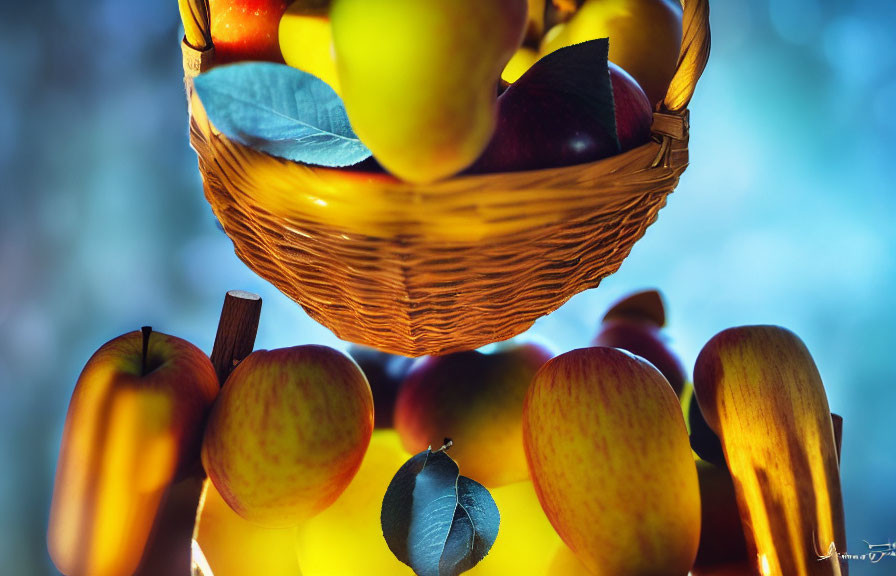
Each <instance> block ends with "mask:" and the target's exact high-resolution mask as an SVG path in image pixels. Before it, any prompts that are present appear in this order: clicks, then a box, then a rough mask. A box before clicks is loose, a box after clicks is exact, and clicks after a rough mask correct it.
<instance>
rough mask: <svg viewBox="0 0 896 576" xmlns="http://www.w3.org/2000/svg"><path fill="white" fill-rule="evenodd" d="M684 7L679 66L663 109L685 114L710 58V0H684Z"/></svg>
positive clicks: (682, 2)
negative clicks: (684, 111)
mask: <svg viewBox="0 0 896 576" xmlns="http://www.w3.org/2000/svg"><path fill="white" fill-rule="evenodd" d="M681 4H682V7H683V8H684V15H683V26H682V35H681V52H679V54H678V68H677V69H676V70H675V76H673V77H672V82H671V83H670V84H669V90H668V91H667V92H666V98H665V99H664V100H663V108H664V109H665V110H668V111H669V112H675V113H681V112H682V111H683V110H685V109H686V108H687V107H688V103H689V102H690V101H691V97H692V96H693V95H694V88H696V86H697V80H699V79H700V75H701V74H703V69H704V68H705V67H706V61H707V60H708V59H709V46H710V33H709V0H681Z"/></svg>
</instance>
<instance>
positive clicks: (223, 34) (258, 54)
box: [208, 0, 287, 64]
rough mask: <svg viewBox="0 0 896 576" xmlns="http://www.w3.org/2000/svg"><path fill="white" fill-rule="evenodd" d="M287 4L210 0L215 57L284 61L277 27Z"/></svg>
mask: <svg viewBox="0 0 896 576" xmlns="http://www.w3.org/2000/svg"><path fill="white" fill-rule="evenodd" d="M286 5H287V2H286V1H285V0H209V3H208V10H209V17H210V20H211V35H212V44H213V45H214V47H215V60H216V61H217V62H218V63H220V64H223V63H226V62H237V61H240V60H267V61H270V62H283V57H282V56H281V55H280V46H279V41H278V35H277V28H278V26H279V25H280V17H281V16H282V15H283V12H284V11H285V10H286Z"/></svg>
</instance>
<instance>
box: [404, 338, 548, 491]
mask: <svg viewBox="0 0 896 576" xmlns="http://www.w3.org/2000/svg"><path fill="white" fill-rule="evenodd" d="M550 358H551V354H550V352H548V351H547V350H546V349H545V348H543V347H541V346H539V345H537V344H523V345H520V346H514V347H512V348H508V349H506V350H503V351H500V352H496V353H494V354H483V353H481V352H476V351H472V352H460V353H457V354H449V355H447V356H430V357H427V358H425V359H424V360H421V361H420V362H419V363H417V364H415V365H414V367H413V368H412V370H411V372H410V374H409V375H408V378H407V380H405V383H404V384H403V386H402V388H401V391H400V392H399V394H398V400H397V402H396V406H395V429H396V430H397V431H398V433H399V434H400V435H401V440H402V442H403V444H404V447H405V450H407V451H408V452H410V453H412V454H414V453H417V452H420V451H422V450H425V449H426V448H427V446H434V447H435V446H441V445H442V442H443V441H444V439H445V438H451V440H452V441H453V442H454V445H453V446H452V448H451V457H452V458H453V459H454V460H456V461H457V464H458V466H460V469H461V471H462V472H463V474H464V476H468V477H470V478H472V479H474V480H476V481H477V482H479V483H481V484H483V485H485V486H488V487H495V486H500V485H503V484H508V483H510V482H515V481H518V480H525V479H527V478H528V477H529V472H528V469H527V467H526V455H525V453H524V451H523V439H522V438H523V437H522V433H523V432H522V415H523V399H524V398H525V397H526V390H528V388H529V383H530V382H531V381H532V377H533V376H534V375H535V372H536V371H538V369H539V368H540V367H541V366H542V364H544V363H545V362H546V361H547V360H549V359H550Z"/></svg>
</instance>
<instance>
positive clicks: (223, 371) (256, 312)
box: [211, 290, 261, 386]
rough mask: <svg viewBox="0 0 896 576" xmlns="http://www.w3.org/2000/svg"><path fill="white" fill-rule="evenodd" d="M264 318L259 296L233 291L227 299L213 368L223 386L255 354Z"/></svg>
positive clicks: (216, 337)
mask: <svg viewBox="0 0 896 576" xmlns="http://www.w3.org/2000/svg"><path fill="white" fill-rule="evenodd" d="M260 315H261V298H260V297H259V296H257V295H256V294H250V293H249V292H243V291H242V290H231V291H230V292H228V293H227V296H225V297H224V306H223V308H222V309H221V320H220V322H219V323H218V333H217V335H216V336H215V345H214V347H213V348H212V355H211V359H212V366H214V367H215V374H217V375H218V381H219V382H220V383H221V385H222V386H223V385H224V382H225V381H227V377H228V376H230V373H231V372H232V371H233V369H234V368H235V367H236V365H237V364H239V363H240V362H241V361H242V360H243V358H245V357H246V356H248V355H249V354H251V353H252V349H253V348H254V346H255V335H256V333H257V332H258V319H259V317H260Z"/></svg>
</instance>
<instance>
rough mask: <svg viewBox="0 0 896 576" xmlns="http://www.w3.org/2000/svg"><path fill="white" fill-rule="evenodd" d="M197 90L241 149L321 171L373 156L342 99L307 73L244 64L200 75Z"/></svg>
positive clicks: (214, 118) (212, 115)
mask: <svg viewBox="0 0 896 576" xmlns="http://www.w3.org/2000/svg"><path fill="white" fill-rule="evenodd" d="M194 86H195V88H196V93H197V94H198V95H199V99H200V100H201V101H202V105H203V106H204V107H205V111H206V113H207V114H208V117H209V120H211V122H212V124H214V126H215V128H217V129H218V130H220V131H221V133H223V134H224V135H225V136H227V137H228V138H230V139H231V140H235V141H236V142H239V143H240V144H243V145H246V146H251V147H253V148H255V149H257V150H260V151H262V152H266V153H268V154H270V155H272V156H277V157H279V158H285V159H287V160H293V161H296V162H303V163H306V164H314V165H318V166H331V167H341V166H351V165H353V164H357V163H359V162H361V161H363V160H366V159H367V158H369V157H370V155H371V154H370V150H368V149H367V146H365V145H364V144H363V143H362V142H361V140H360V139H359V138H358V137H357V136H356V135H355V133H354V131H353V130H352V127H351V125H350V124H349V121H348V116H347V115H346V112H345V106H344V105H343V104H342V100H341V99H340V98H339V96H338V95H337V94H336V93H335V92H334V91H333V89H332V88H330V86H328V85H327V84H326V82H324V81H323V80H321V79H319V78H317V77H316V76H313V75H311V74H308V73H307V72H303V71H301V70H298V69H296V68H292V67H289V66H285V65H283V64H273V63H269V62H243V63H239V64H232V65H229V66H218V67H217V68H214V69H212V70H210V71H209V72H206V73H204V74H200V75H199V76H197V77H196V78H195V80H194Z"/></svg>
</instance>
